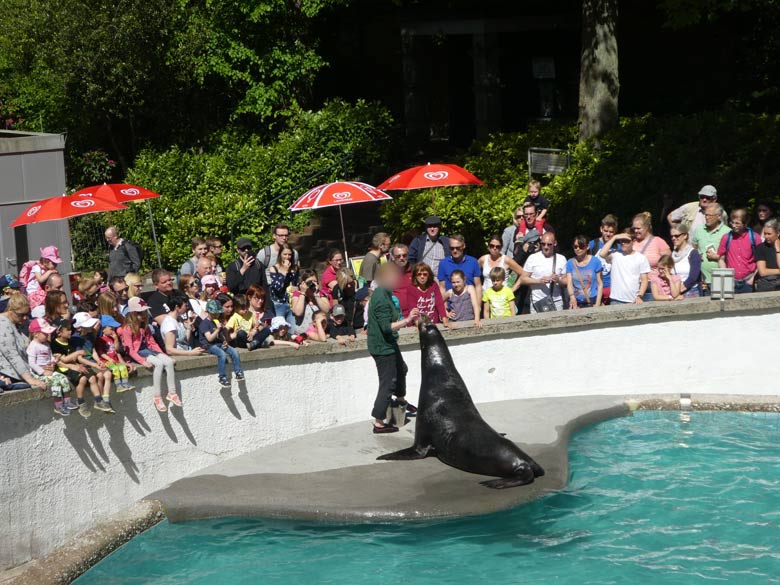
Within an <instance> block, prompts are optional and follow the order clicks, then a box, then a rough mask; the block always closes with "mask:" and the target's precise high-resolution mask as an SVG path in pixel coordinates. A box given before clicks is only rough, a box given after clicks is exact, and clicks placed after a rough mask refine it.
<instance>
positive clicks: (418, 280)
mask: <svg viewBox="0 0 780 585" xmlns="http://www.w3.org/2000/svg"><path fill="white" fill-rule="evenodd" d="M429 274H430V272H428V271H427V270H415V272H414V283H415V284H416V285H418V286H422V285H424V284H425V283H426V282H428V275H429Z"/></svg>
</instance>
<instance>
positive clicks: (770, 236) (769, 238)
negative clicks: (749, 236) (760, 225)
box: [762, 227, 778, 245]
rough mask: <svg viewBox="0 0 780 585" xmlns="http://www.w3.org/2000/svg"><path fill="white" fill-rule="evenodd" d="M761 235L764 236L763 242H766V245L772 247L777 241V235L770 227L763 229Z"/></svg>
mask: <svg viewBox="0 0 780 585" xmlns="http://www.w3.org/2000/svg"><path fill="white" fill-rule="evenodd" d="M762 235H763V236H764V240H766V243H767V244H770V245H774V243H775V242H776V241H777V236H778V233H777V232H776V231H775V230H773V229H772V228H771V227H765V228H764V231H763V233H762Z"/></svg>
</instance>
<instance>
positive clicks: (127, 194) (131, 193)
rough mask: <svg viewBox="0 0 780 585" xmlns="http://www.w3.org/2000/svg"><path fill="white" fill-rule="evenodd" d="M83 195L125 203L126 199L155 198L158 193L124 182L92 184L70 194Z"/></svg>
mask: <svg viewBox="0 0 780 585" xmlns="http://www.w3.org/2000/svg"><path fill="white" fill-rule="evenodd" d="M76 195H84V196H85V197H100V198H101V199H108V200H109V201H119V202H120V203H127V202H128V201H142V200H143V199H156V198H157V197H159V196H160V195H159V194H157V193H155V192H154V191H149V189H144V188H143V187H138V186H137V185H127V184H125V183H112V184H108V183H103V184H102V185H92V186H91V187H85V188H84V189H81V190H79V191H76V192H75V193H73V195H71V197H75V196H76Z"/></svg>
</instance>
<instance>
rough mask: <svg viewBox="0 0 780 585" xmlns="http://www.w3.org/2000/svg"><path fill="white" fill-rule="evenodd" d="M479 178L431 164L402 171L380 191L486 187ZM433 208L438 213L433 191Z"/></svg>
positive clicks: (382, 186) (447, 167) (445, 165)
mask: <svg viewBox="0 0 780 585" xmlns="http://www.w3.org/2000/svg"><path fill="white" fill-rule="evenodd" d="M484 184H485V183H483V182H482V181H480V180H479V179H478V178H477V177H475V176H474V175H472V174H471V173H470V172H468V171H467V170H466V169H464V168H463V167H459V166H458V165H450V164H431V163H428V164H427V165H421V166H419V167H412V168H410V169H406V170H405V171H401V172H400V173H398V174H396V175H393V176H392V177H390V178H389V179H387V180H386V181H385V182H384V183H382V184H381V185H379V187H378V188H379V189H386V190H388V191H390V190H392V189H399V190H400V189H403V190H411V189H431V188H435V187H456V186H458V185H484ZM431 206H432V208H433V212H434V213H436V191H431Z"/></svg>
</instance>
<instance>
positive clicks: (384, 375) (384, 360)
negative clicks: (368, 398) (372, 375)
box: [371, 349, 409, 420]
mask: <svg viewBox="0 0 780 585" xmlns="http://www.w3.org/2000/svg"><path fill="white" fill-rule="evenodd" d="M371 357H373V358H374V363H376V373H377V374H378V375H379V390H378V391H377V393H376V401H375V402H374V410H372V411H371V416H373V417H374V418H375V419H377V420H385V418H387V407H388V406H389V405H390V402H391V400H392V398H393V396H396V397H398V398H403V397H404V396H406V372H408V371H409V368H407V367H406V363H405V362H404V358H403V357H401V350H399V349H396V352H395V353H393V354H390V355H374V356H371Z"/></svg>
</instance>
